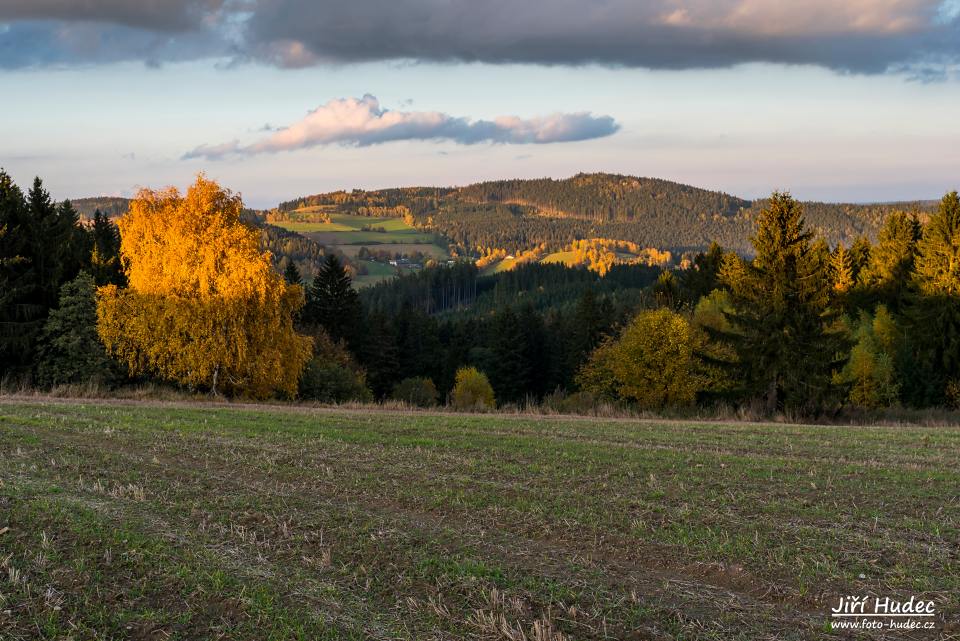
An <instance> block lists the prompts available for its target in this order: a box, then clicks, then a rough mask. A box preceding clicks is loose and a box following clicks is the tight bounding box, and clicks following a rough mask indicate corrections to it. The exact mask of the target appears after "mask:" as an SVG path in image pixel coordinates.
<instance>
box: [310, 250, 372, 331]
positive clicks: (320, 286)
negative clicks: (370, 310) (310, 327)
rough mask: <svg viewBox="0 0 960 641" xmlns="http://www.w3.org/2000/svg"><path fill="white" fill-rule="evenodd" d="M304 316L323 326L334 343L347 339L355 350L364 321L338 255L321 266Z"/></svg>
mask: <svg viewBox="0 0 960 641" xmlns="http://www.w3.org/2000/svg"><path fill="white" fill-rule="evenodd" d="M302 316H303V321H304V322H305V323H316V324H318V325H320V326H322V327H323V328H324V329H325V330H327V333H328V334H329V335H330V338H332V339H333V340H334V341H340V340H344V341H346V342H347V344H348V345H349V346H350V347H351V348H354V343H355V342H356V340H357V338H358V329H359V325H360V320H361V307H360V299H359V297H358V296H357V292H356V290H354V289H353V285H352V283H351V280H350V275H349V274H348V273H347V271H346V269H344V267H343V263H341V262H340V259H339V258H337V256H336V255H335V254H330V255H328V256H327V257H326V259H324V261H323V262H322V263H321V264H320V270H319V271H318V272H317V276H316V278H314V279H313V284H312V285H311V286H310V289H309V290H308V291H307V304H306V306H305V307H304V310H303V315H302Z"/></svg>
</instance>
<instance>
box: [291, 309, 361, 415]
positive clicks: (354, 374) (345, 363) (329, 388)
mask: <svg viewBox="0 0 960 641" xmlns="http://www.w3.org/2000/svg"><path fill="white" fill-rule="evenodd" d="M301 330H302V331H303V332H304V333H306V334H307V335H310V336H312V337H313V358H312V359H311V360H310V361H309V362H308V363H307V366H306V367H305V368H304V370H303V374H302V375H301V377H300V385H299V389H298V394H299V396H300V398H302V399H304V400H311V401H319V402H321V403H346V402H350V401H370V400H373V395H372V394H371V393H370V390H369V389H368V388H367V381H366V372H364V370H363V368H361V367H360V366H359V365H358V364H357V362H356V361H355V360H354V358H353V356H352V355H351V354H350V352H349V351H347V349H346V347H345V346H344V344H343V343H342V342H339V341H335V340H333V339H332V338H331V336H330V335H329V334H328V333H327V331H326V330H325V329H324V328H323V327H322V326H320V325H313V326H310V325H307V326H304V327H302V328H301Z"/></svg>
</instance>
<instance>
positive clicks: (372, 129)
mask: <svg viewBox="0 0 960 641" xmlns="http://www.w3.org/2000/svg"><path fill="white" fill-rule="evenodd" d="M618 129H619V125H618V124H617V123H616V122H615V121H614V120H613V118H611V117H610V116H594V115H592V114H590V113H587V112H580V113H572V114H560V113H557V114H552V115H549V116H544V117H540V118H530V119H523V118H519V117H517V116H502V117H499V118H496V119H494V120H492V121H491V120H470V119H467V118H460V117H454V116H450V115H447V114H444V113H441V112H438V111H394V110H390V109H384V108H382V107H381V106H380V102H379V101H378V100H377V99H376V97H374V96H371V95H369V94H367V95H365V96H364V97H363V98H341V99H337V100H331V101H330V102H328V103H326V104H324V105H321V106H320V107H317V108H316V109H314V110H313V111H311V112H309V113H308V114H307V115H306V117H304V118H303V119H302V120H300V121H298V122H295V123H294V124H292V125H290V126H288V127H283V128H280V129H278V130H277V131H275V132H274V133H272V134H271V135H270V136H267V137H266V138H263V139H260V140H257V141H254V142H252V143H249V144H246V145H242V144H240V142H239V141H232V142H228V143H222V144H218V145H201V146H199V147H197V148H195V149H193V150H192V151H189V152H187V153H186V154H185V155H184V158H207V159H217V158H223V157H226V156H232V155H253V154H259V153H272V152H279V151H291V150H295V149H304V148H307V147H316V146H319V145H331V144H340V145H355V146H360V147H364V146H368V145H378V144H382V143H387V142H391V141H396V140H437V141H439V140H450V141H453V142H456V143H458V144H462V145H472V144H477V143H483V142H490V143H504V144H547V143H556V142H572V141H577V140H588V139H591V138H601V137H604V136H609V135H611V134H613V133H615V132H616V131H617V130H618Z"/></svg>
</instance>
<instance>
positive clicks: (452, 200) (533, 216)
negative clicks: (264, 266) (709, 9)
mask: <svg viewBox="0 0 960 641" xmlns="http://www.w3.org/2000/svg"><path fill="white" fill-rule="evenodd" d="M766 202H767V201H766V200H757V201H750V200H746V199H743V198H738V197H736V196H731V195H728V194H724V193H721V192H716V191H708V190H704V189H698V188H696V187H691V186H689V185H683V184H679V183H675V182H670V181H667V180H659V179H654V178H639V177H635V176H623V175H616V174H578V175H576V176H573V177H572V178H567V179H564V180H555V179H550V178H544V179H538V180H500V181H491V182H484V183H477V184H474V185H469V186H466V187H460V188H449V187H447V188H432V187H411V188H406V189H384V190H376V191H361V190H354V191H352V192H343V191H340V192H332V193H328V194H315V195H312V196H304V197H301V198H297V199H294V200H290V201H287V202H284V203H281V204H280V205H279V207H278V208H277V209H278V211H284V212H290V211H293V210H295V209H297V208H304V207H322V208H330V211H338V212H343V213H357V214H361V215H372V216H376V215H381V216H382V215H391V216H396V215H398V214H401V213H405V214H409V215H410V216H411V217H412V218H413V219H414V220H415V221H416V223H417V224H418V225H419V226H422V227H424V228H429V229H433V230H435V231H438V232H440V233H441V234H443V235H444V236H446V237H447V238H448V239H450V241H451V243H452V244H453V245H454V246H456V247H457V248H459V251H460V252H462V253H467V254H472V253H476V252H478V250H480V249H483V248H500V249H505V250H507V251H509V252H518V251H523V250H527V249H530V248H531V247H534V246H536V245H541V244H546V245H547V247H548V248H550V249H553V250H558V249H560V248H561V247H562V246H564V245H568V244H570V243H571V242H573V241H575V240H581V239H588V238H616V239H619V240H626V241H631V242H634V243H637V244H640V245H644V246H647V247H656V248H659V249H665V250H671V251H675V252H683V251H688V250H703V249H706V247H707V246H708V245H709V244H710V243H711V242H717V243H720V244H721V245H723V246H724V247H727V248H729V249H731V250H733V251H738V252H741V253H750V252H752V251H753V248H752V246H751V245H750V242H749V237H750V234H751V233H752V231H753V228H754V225H755V224H756V221H757V219H758V217H759V215H760V212H761V211H762V210H763V208H764V207H765V206H766ZM804 208H805V211H806V216H807V225H808V227H809V228H810V229H812V230H814V231H816V232H817V233H818V234H819V235H820V236H822V237H823V238H824V239H825V240H826V241H827V242H828V243H829V244H831V245H835V244H837V243H839V242H844V243H851V242H853V241H854V240H855V239H856V238H858V237H860V236H865V237H867V238H868V239H870V240H873V239H875V238H876V234H877V231H878V230H879V228H880V225H881V223H882V221H883V220H884V218H885V217H886V216H887V215H888V214H889V213H891V212H893V211H900V210H903V211H919V212H924V213H929V212H931V211H933V209H934V208H935V203H930V202H909V203H884V204H869V205H859V204H831V203H804Z"/></svg>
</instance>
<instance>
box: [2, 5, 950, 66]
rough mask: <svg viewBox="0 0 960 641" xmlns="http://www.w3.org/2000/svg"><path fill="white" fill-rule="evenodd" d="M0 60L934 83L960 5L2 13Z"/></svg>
mask: <svg viewBox="0 0 960 641" xmlns="http://www.w3.org/2000/svg"><path fill="white" fill-rule="evenodd" d="M3 22H7V23H9V24H8V29H7V31H4V30H3V29H2V23H3ZM27 26H30V29H31V30H30V31H29V35H30V37H29V38H27V37H26V36H27V33H26V32H25V31H24V29H25V28H26V27H27ZM80 26H83V27H84V28H86V29H87V30H88V31H90V30H92V31H94V32H95V34H96V35H97V40H98V41H100V42H104V43H107V45H108V46H104V47H100V48H90V49H83V48H78V47H77V46H76V43H75V41H71V40H70V39H69V37H67V36H65V35H64V34H69V32H70V30H71V29H77V28H79V27H80ZM191 33H197V34H203V36H204V37H203V38H202V40H201V39H198V38H193V39H191V36H190V35H189V34H191ZM18 47H26V51H24V50H23V49H22V48H18ZM0 53H2V54H3V56H2V57H0V67H16V66H29V65H34V66H41V65H51V64H55V65H64V64H77V63H81V64H82V63H86V62H104V61H113V60H127V59H136V60H144V61H148V62H164V61H166V60H170V59H175V60H181V59H188V58H206V57H219V58H229V59H231V60H233V61H235V62H243V61H258V62H260V63H265V64H270V65H275V66H278V67H283V68H299V67H309V66H313V65H318V64H325V63H352V62H364V61H383V60H413V61H426V62H440V63H444V62H485V63H491V64H502V63H529V64H543V65H583V64H601V65H608V66H625V67H643V68H651V69H693V68H722V67H729V66H733V65H737V64H742V63H751V62H766V63H781V64H809V65H818V66H822V67H826V68H830V69H834V70H838V71H845V72H846V71H851V72H860V73H882V72H889V71H894V72H906V73H910V70H911V69H913V68H914V67H917V68H922V69H923V72H922V74H921V75H923V76H926V77H931V78H932V77H936V76H937V70H938V69H949V68H951V67H952V66H955V65H956V64H957V63H958V62H960V0H802V1H801V0H589V1H584V0H523V1H522V2H516V1H515V0H351V1H348V2H344V1H343V0H137V1H136V2H133V1H131V0H83V1H81V2H78V1H76V0H2V1H0Z"/></svg>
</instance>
